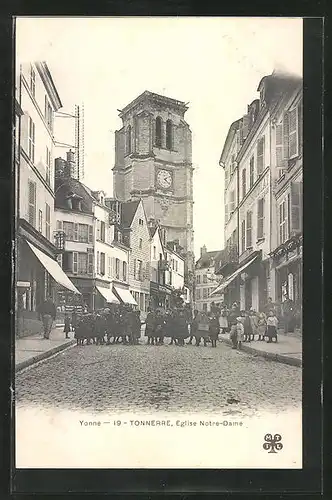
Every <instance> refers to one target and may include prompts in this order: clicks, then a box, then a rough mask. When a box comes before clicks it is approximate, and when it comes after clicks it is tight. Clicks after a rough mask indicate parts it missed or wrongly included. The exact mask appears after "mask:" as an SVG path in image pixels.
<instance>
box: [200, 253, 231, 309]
mask: <svg viewBox="0 0 332 500" xmlns="http://www.w3.org/2000/svg"><path fill="white" fill-rule="evenodd" d="M221 252H222V251H221V250H216V251H211V252H208V251H207V249H206V246H205V245H204V246H203V247H202V248H201V251H200V258H199V259H198V260H197V262H196V266H195V309H197V310H198V311H206V312H209V311H211V304H212V302H214V303H215V304H217V303H219V302H222V301H223V299H224V297H223V294H222V293H221V294H220V295H218V296H215V297H213V296H211V293H212V292H213V290H215V289H216V287H217V286H218V284H219V281H220V276H216V274H215V271H216V265H217V263H218V258H219V255H220V253H221Z"/></svg>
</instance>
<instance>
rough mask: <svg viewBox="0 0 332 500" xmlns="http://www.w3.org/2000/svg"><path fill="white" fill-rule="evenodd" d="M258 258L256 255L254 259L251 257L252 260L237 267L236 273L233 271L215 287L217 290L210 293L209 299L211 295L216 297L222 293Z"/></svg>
mask: <svg viewBox="0 0 332 500" xmlns="http://www.w3.org/2000/svg"><path fill="white" fill-rule="evenodd" d="M257 257H258V254H256V255H255V257H253V258H252V259H250V260H249V261H248V262H247V263H246V264H244V265H243V266H241V267H239V269H237V270H236V271H234V273H233V274H231V275H230V276H228V277H227V278H225V280H224V281H223V282H221V283H220V285H218V286H217V288H215V290H213V292H212V293H210V297H212V295H217V294H219V293H222V292H223V291H224V290H225V288H227V287H228V285H230V284H231V283H232V281H234V280H235V278H236V277H237V276H238V275H239V274H241V273H242V272H243V271H244V270H245V269H246V268H247V267H249V266H250V265H251V264H252V263H253V262H254V260H256V259H257Z"/></svg>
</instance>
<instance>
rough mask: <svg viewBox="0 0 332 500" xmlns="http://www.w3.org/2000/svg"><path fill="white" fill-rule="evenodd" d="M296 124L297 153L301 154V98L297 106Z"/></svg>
mask: <svg viewBox="0 0 332 500" xmlns="http://www.w3.org/2000/svg"><path fill="white" fill-rule="evenodd" d="M297 125H298V150H299V154H302V150H303V138H302V128H303V102H302V99H301V100H300V102H299V105H298V108H297Z"/></svg>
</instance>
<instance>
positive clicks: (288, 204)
mask: <svg viewBox="0 0 332 500" xmlns="http://www.w3.org/2000/svg"><path fill="white" fill-rule="evenodd" d="M286 218H287V226H286V227H287V233H286V239H285V241H287V240H288V238H289V237H290V234H291V229H292V228H291V196H290V194H288V195H287V215H286Z"/></svg>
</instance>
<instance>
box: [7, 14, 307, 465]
mask: <svg viewBox="0 0 332 500" xmlns="http://www.w3.org/2000/svg"><path fill="white" fill-rule="evenodd" d="M14 23H15V44H16V49H15V78H14V85H15V88H14V89H13V99H14V103H13V107H14V115H13V139H14V148H13V171H14V172H15V228H16V230H15V237H16V240H15V259H14V276H15V280H14V285H15V300H16V304H15V314H16V317H15V352H14V355H15V405H14V411H15V466H16V468H20V469H24V468H35V469H42V468H65V469H66V468H68V469H70V468H119V469H130V468H139V469H144V468H149V469H151V468H175V469H179V468H184V469H191V468H192V469H194V468H198V469H199V468H201V469H205V468H213V469H218V468H223V469H236V468H239V469H246V468H251V469H252V468H254V469H301V468H302V289H303V286H302V281H303V278H302V276H303V273H302V234H303V230H302V228H303V209H302V205H303V178H302V160H303V154H302V151H303V140H302V129H303V118H302V117H303V111H302V109H303V106H302V100H303V81H302V78H303V75H302V52H303V48H302V47H303V33H302V28H303V27H302V25H303V20H302V18H286V17H275V18H273V17H260V18H255V17H238V18H237V17H100V18H99V17H49V18H47V17H17V18H16V19H15V20H14ZM309 237H310V236H309Z"/></svg>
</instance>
